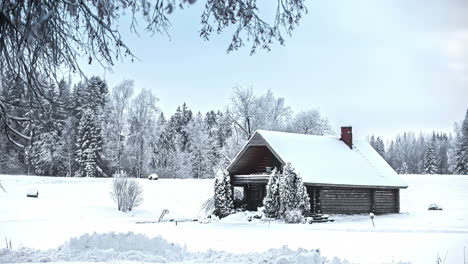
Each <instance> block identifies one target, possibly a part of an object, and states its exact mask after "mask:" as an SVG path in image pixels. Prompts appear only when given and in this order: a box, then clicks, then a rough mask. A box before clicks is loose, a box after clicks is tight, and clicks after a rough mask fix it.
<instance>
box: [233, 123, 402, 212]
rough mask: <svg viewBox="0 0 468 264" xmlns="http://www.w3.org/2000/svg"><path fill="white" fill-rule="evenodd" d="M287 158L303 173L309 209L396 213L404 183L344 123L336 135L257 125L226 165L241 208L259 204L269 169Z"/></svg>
mask: <svg viewBox="0 0 468 264" xmlns="http://www.w3.org/2000/svg"><path fill="white" fill-rule="evenodd" d="M287 162H291V164H292V166H293V167H294V168H295V170H296V172H298V173H299V174H300V176H301V177H302V179H303V182H304V185H305V187H306V189H307V193H308V195H309V198H310V206H311V212H312V213H326V214H358V213H370V212H373V213H375V214H385V213H398V212H399V211H400V189H402V188H407V187H408V186H407V184H406V183H405V182H404V181H403V180H402V179H401V178H400V177H399V176H398V174H397V173H396V172H395V171H394V170H393V169H392V168H391V167H390V165H388V163H387V162H386V161H385V160H384V159H383V158H382V157H381V156H380V155H379V154H378V153H377V152H376V151H375V150H374V148H373V147H372V146H371V145H370V144H369V143H368V142H367V141H366V140H353V135H352V127H350V126H347V127H341V137H339V138H338V137H331V136H315V135H304V134H295V133H285V132H275V131H265V130H258V131H256V132H255V133H254V134H253V135H252V137H251V138H250V140H249V141H248V142H247V143H246V145H245V146H244V147H243V148H242V150H241V151H240V152H239V153H238V154H237V156H236V157H235V159H234V160H233V161H232V162H231V164H230V165H229V167H228V168H227V171H228V172H229V175H230V178H231V183H232V185H233V186H235V187H243V189H244V199H245V200H246V203H247V210H257V208H258V207H261V206H262V205H263V204H262V203H263V198H264V197H265V195H266V185H267V183H268V180H269V177H270V175H271V171H272V169H273V168H276V169H278V170H280V171H281V170H282V167H283V166H284V165H285V164H286V163H287Z"/></svg>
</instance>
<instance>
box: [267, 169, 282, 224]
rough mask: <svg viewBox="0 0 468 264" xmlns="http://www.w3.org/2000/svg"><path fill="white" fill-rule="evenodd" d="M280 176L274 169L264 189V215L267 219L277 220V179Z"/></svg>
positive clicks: (278, 205) (278, 206)
mask: <svg viewBox="0 0 468 264" xmlns="http://www.w3.org/2000/svg"><path fill="white" fill-rule="evenodd" d="M280 176H281V174H280V173H279V171H278V170H277V169H274V170H273V172H272V174H271V176H270V179H269V180H268V184H267V187H266V196H265V198H264V199H263V206H264V207H265V209H264V213H265V215H266V216H267V217H269V218H278V213H279V208H280V200H279V193H280V192H279V188H280V186H279V179H280Z"/></svg>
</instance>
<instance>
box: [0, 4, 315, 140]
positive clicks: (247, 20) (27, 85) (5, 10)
mask: <svg viewBox="0 0 468 264" xmlns="http://www.w3.org/2000/svg"><path fill="white" fill-rule="evenodd" d="M195 2H196V1H195V0H153V1H148V0H135V1H127V0H107V1H89V0H41V1H32V0H29V1H19V0H2V1H1V2H0V77H1V81H2V84H3V81H4V78H6V77H7V76H8V77H12V78H13V79H14V80H15V81H16V83H17V84H18V86H19V87H20V89H23V91H24V93H27V94H28V97H29V104H28V107H29V109H30V110H31V109H33V108H41V105H40V100H39V98H47V96H46V95H45V93H44V88H45V87H46V86H47V85H48V84H49V83H52V82H58V81H57V80H58V79H59V77H60V75H62V74H64V73H66V72H69V71H71V72H77V73H82V72H81V68H80V65H79V62H78V58H80V57H85V58H87V60H88V63H89V64H91V63H96V62H97V63H99V64H100V65H102V66H103V67H106V68H111V67H112V66H113V65H114V62H115V60H121V59H122V58H123V57H125V56H129V57H130V58H131V60H132V61H133V59H134V58H135V56H134V55H133V53H132V51H131V49H130V48H129V47H127V46H126V44H125V43H124V42H123V41H122V38H121V35H120V32H119V27H118V24H119V23H118V21H119V18H120V16H121V15H122V14H123V12H124V11H127V10H130V15H131V16H132V22H131V29H132V31H133V32H136V31H137V27H136V25H137V20H138V19H141V20H143V21H144V22H145V23H146V30H147V31H149V32H150V33H156V32H160V33H166V34H167V33H168V28H169V26H170V21H169V18H168V15H169V14H171V13H172V12H173V11H174V10H175V9H182V8H183V7H184V6H186V5H190V4H194V3H195ZM304 2H305V0H278V1H276V2H275V3H276V13H275V16H274V19H273V22H272V23H268V22H266V21H265V20H264V19H262V18H261V17H260V15H259V14H260V10H259V8H258V6H257V1H256V0H207V2H206V4H205V10H204V12H203V14H202V15H201V24H202V29H201V33H200V36H201V37H202V38H204V39H206V40H208V39H209V38H210V37H211V34H212V33H213V32H216V33H220V32H222V31H223V30H225V29H226V28H228V27H230V26H233V27H235V28H236V29H235V31H234V35H233V38H232V41H231V43H230V45H229V47H228V49H227V50H228V52H229V51H233V50H236V49H238V48H239V47H242V46H243V45H244V39H247V41H252V48H251V53H254V52H255V50H256V49H257V48H259V47H260V48H263V49H267V50H269V49H270V45H271V44H272V43H273V41H274V40H276V41H278V42H279V43H281V44H283V43H284V37H283V34H288V35H290V34H291V33H292V31H293V30H294V28H295V27H296V26H297V25H298V24H299V21H300V19H301V17H302V16H303V14H305V13H306V12H307V10H306V7H305V5H304ZM49 100H50V99H49ZM33 101H35V104H33ZM33 105H34V107H33ZM14 107H17V105H15V104H12V102H10V101H8V100H7V99H6V98H5V97H3V96H1V95H0V129H1V130H4V131H5V132H6V134H7V136H8V139H9V140H10V141H12V142H14V143H15V144H16V145H17V146H21V147H22V146H23V144H21V143H20V141H21V140H27V141H29V140H31V135H30V134H24V133H22V131H21V129H19V128H18V123H21V122H29V117H28V116H27V115H20V116H17V115H15V114H13V113H12V112H11V111H9V109H10V108H14ZM42 111H44V109H42ZM31 133H32V132H31ZM12 135H14V136H12Z"/></svg>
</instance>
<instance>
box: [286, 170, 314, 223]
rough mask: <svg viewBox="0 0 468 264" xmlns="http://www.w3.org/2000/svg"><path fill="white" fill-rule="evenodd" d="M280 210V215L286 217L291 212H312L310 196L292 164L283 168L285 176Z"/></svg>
mask: <svg viewBox="0 0 468 264" xmlns="http://www.w3.org/2000/svg"><path fill="white" fill-rule="evenodd" d="M279 189H280V190H279V193H280V196H279V197H280V198H279V200H280V210H279V215H280V216H282V217H284V216H285V214H286V212H288V211H290V210H295V209H298V210H301V211H302V212H305V211H308V210H310V201H309V196H308V195H307V191H306V188H305V186H304V184H303V182H302V178H301V177H300V176H299V175H298V174H297V173H296V172H295V171H294V168H293V167H292V165H291V163H287V164H286V166H285V167H284V168H283V176H282V177H281V178H280V188H279Z"/></svg>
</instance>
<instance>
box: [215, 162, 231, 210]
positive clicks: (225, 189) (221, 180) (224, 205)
mask: <svg viewBox="0 0 468 264" xmlns="http://www.w3.org/2000/svg"><path fill="white" fill-rule="evenodd" d="M214 208H215V209H214V214H215V215H216V216H218V217H220V218H222V217H225V216H228V215H229V214H231V213H232V212H233V211H234V201H233V194H232V185H231V180H230V177H229V174H228V173H227V171H226V170H218V172H217V174H216V178H215V183H214Z"/></svg>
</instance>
